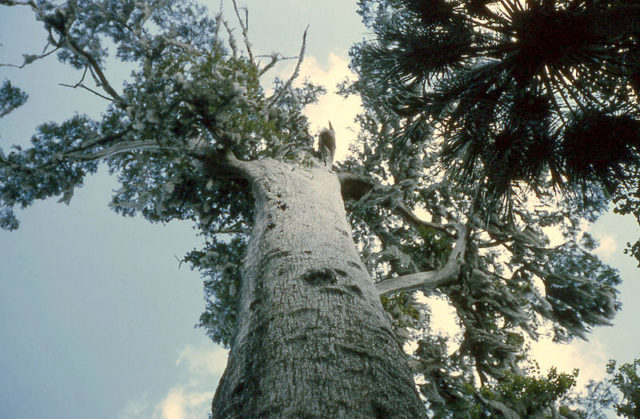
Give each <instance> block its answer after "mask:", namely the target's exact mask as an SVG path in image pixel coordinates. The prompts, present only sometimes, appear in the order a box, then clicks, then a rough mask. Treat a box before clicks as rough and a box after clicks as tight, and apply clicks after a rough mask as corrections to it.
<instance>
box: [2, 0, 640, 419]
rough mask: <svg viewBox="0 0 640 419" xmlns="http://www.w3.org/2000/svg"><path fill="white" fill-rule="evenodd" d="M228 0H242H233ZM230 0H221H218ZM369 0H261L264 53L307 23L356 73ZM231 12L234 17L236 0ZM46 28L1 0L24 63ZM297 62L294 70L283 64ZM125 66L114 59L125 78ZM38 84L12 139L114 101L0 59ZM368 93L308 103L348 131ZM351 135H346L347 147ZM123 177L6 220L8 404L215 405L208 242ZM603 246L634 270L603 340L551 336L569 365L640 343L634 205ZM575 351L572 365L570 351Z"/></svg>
mask: <svg viewBox="0 0 640 419" xmlns="http://www.w3.org/2000/svg"><path fill="white" fill-rule="evenodd" d="M226 2H227V3H230V2H229V1H228V0H227V1H226ZM210 3H211V4H215V5H216V6H217V4H218V2H210ZM241 3H242V2H241ZM355 3H356V2H355V1H352V2H347V1H344V0H331V1H327V0H324V1H322V2H320V1H309V0H269V1H264V0H251V1H248V2H244V3H243V4H247V5H248V7H249V11H250V26H251V27H250V34H251V38H252V40H253V43H254V49H255V52H256V53H258V54H268V53H271V52H272V51H274V50H276V51H280V52H282V53H283V54H285V55H296V54H297V52H298V50H299V47H300V40H301V37H302V32H303V31H304V29H305V27H306V26H307V25H310V28H309V37H308V44H307V56H308V59H307V61H306V63H305V67H304V73H305V74H307V75H309V76H311V77H312V78H313V79H314V80H316V81H319V82H324V83H326V85H327V87H328V88H329V90H330V91H331V90H333V86H334V85H335V83H336V82H338V81H340V80H342V79H343V78H344V77H345V76H346V75H347V70H346V66H347V63H348V58H347V50H348V48H349V47H350V45H351V44H352V43H353V42H354V41H357V40H360V39H361V38H362V37H363V36H364V35H365V29H364V28H363V26H362V24H361V23H360V20H359V17H358V16H357V15H356V13H355V8H356V6H355ZM227 17H228V18H229V20H231V18H232V17H233V15H232V14H231V13H230V12H227ZM44 39H45V34H44V32H43V31H42V30H41V29H40V26H39V24H38V23H37V22H35V21H34V19H33V18H32V17H31V15H30V13H29V12H28V9H27V8H24V7H23V8H18V7H13V8H7V7H0V44H2V45H1V46H0V62H3V63H7V62H11V63H20V62H21V58H20V55H21V54H22V53H35V52H39V51H40V50H41V49H42V47H43V46H44ZM292 65H293V63H288V64H287V65H285V66H284V67H283V68H281V69H280V70H276V71H282V72H285V73H284V74H286V71H287V70H288V68H287V67H289V69H290V67H291V66H292ZM127 73H128V70H127V69H125V68H111V69H109V77H110V78H111V79H113V80H114V83H113V84H114V85H115V86H118V85H119V84H120V81H121V80H123V79H125V78H126V76H127ZM7 77H10V78H11V80H12V81H14V82H15V84H17V85H18V86H20V87H21V88H23V89H24V90H26V91H27V92H28V93H29V95H30V100H29V102H27V104H26V105H25V106H23V107H22V108H20V109H18V110H17V111H15V112H14V113H12V114H10V115H9V116H7V117H5V118H4V119H1V120H0V147H2V148H3V149H6V148H8V147H9V146H10V145H11V144H14V143H20V144H27V142H28V139H29V138H30V136H31V135H32V133H33V131H34V127H35V126H36V125H37V124H39V123H41V122H46V121H50V120H55V121H60V120H63V119H64V118H67V117H69V116H72V115H73V114H74V112H80V113H87V114H89V115H94V116H96V115H98V114H99V112H100V110H101V109H102V108H103V106H104V103H103V102H102V100H101V99H99V98H96V97H94V96H91V95H90V94H89V93H87V92H85V91H81V90H72V89H69V88H65V87H62V86H59V85H58V83H73V82H75V81H76V80H77V75H75V74H72V73H69V72H68V70H67V69H65V68H63V67H60V66H59V65H57V63H56V61H55V59H54V58H53V57H51V59H49V60H46V61H43V62H40V63H36V64H34V65H32V66H29V67H27V68H25V69H23V70H17V69H13V68H8V67H0V81H1V80H2V79H4V78H7ZM357 106H358V104H357V101H354V100H351V101H347V102H345V101H343V100H342V99H340V98H337V97H336V96H335V95H329V96H328V97H327V98H325V99H323V100H322V101H321V103H319V104H318V105H316V106H314V107H312V108H311V109H309V116H310V117H311V118H312V123H313V126H314V129H318V128H320V127H321V126H322V125H323V124H325V121H327V120H331V121H332V123H333V125H334V126H335V127H336V128H337V131H338V137H339V139H347V138H353V137H354V133H353V131H352V130H350V128H349V126H350V123H351V118H352V115H353V113H354V112H356V111H357ZM346 143H347V141H342V142H341V143H340V144H339V147H340V148H341V150H339V151H340V152H341V153H340V152H339V154H338V156H340V155H341V154H342V155H343V153H344V151H345V150H346ZM115 188H117V184H116V182H115V180H114V179H112V178H110V177H109V176H108V175H107V174H106V173H105V171H101V172H99V174H98V175H96V176H94V177H92V178H89V179H87V182H86V184H85V186H84V187H83V188H82V189H80V190H78V191H76V194H75V196H74V197H73V199H72V201H71V204H70V205H69V206H65V205H63V204H58V203H56V200H55V199H52V200H48V201H45V202H38V203H37V204H36V205H34V206H33V207H30V208H28V209H26V210H24V211H20V212H19V214H18V215H19V218H20V221H21V227H20V229H19V230H18V231H15V232H6V231H0V290H1V291H0V336H2V340H1V341H0V417H2V418H16V419H20V418H33V417H47V418H52V419H58V418H60V419H63V418H65V419H66V418H69V419H74V418H100V419H101V418H122V419H134V418H136V419H137V418H150V417H153V418H163V419H164V418H166V419H181V418H198V417H206V412H207V411H208V406H209V404H210V400H211V397H212V395H213V392H214V389H215V386H216V384H217V382H218V379H219V375H220V374H221V372H222V371H223V369H224V364H225V361H226V354H225V352H224V351H223V350H221V349H220V348H219V347H216V346H215V345H214V344H213V343H212V342H210V341H209V340H208V339H207V338H206V337H205V336H204V333H203V331H202V330H199V329H194V328H193V326H194V324H195V323H196V322H197V321H198V317H199V315H200V313H201V311H202V309H203V307H204V301H203V296H202V286H201V279H200V277H199V275H198V273H197V272H191V271H190V270H189V269H188V267H186V266H184V265H183V266H182V267H180V266H179V263H178V260H177V259H178V258H180V257H182V256H183V255H184V254H185V253H186V252H187V251H189V250H191V249H193V248H194V247H198V246H199V239H198V237H197V236H196V234H195V231H194V230H192V229H191V226H190V225H189V223H177V222H176V223H170V224H169V225H165V226H163V225H152V224H149V223H147V222H146V221H144V220H142V219H138V218H134V219H132V218H123V217H120V216H118V215H116V214H115V213H113V212H111V211H110V210H109V209H108V208H107V203H108V202H109V198H110V195H111V191H112V190H113V189H115ZM590 229H591V231H592V232H593V233H594V234H595V235H596V237H599V238H601V242H602V244H603V246H602V247H601V249H599V254H600V255H601V256H602V257H603V258H604V260H605V261H607V262H608V263H610V264H612V265H613V266H615V267H617V268H618V269H620V272H621V274H622V277H623V279H624V280H625V282H624V284H623V286H622V288H621V290H622V301H623V303H625V307H624V309H623V311H622V312H621V313H620V315H619V316H618V318H617V320H616V326H615V327H612V328H601V329H598V330H597V331H596V333H594V334H593V335H592V338H591V340H590V342H589V343H577V344H575V345H571V346H564V347H558V346H553V345H550V344H542V345H541V346H540V348H541V349H539V351H540V354H542V355H543V358H544V359H543V362H541V364H542V365H543V366H545V362H547V363H548V364H549V365H551V362H555V363H561V364H563V365H561V367H563V368H564V369H565V370H570V369H571V368H573V366H579V367H581V368H583V370H585V369H587V368H589V366H592V368H593V371H591V374H592V375H593V376H594V377H596V376H598V374H602V373H603V372H604V363H605V362H606V360H607V359H608V358H616V359H619V360H621V361H629V360H631V359H632V358H633V357H634V356H636V357H637V356H640V353H638V349H637V348H640V328H638V327H637V320H638V319H639V318H640V309H639V308H638V307H637V306H636V307H634V304H635V300H636V299H637V297H638V295H640V283H639V281H637V277H638V270H637V268H636V267H635V263H634V261H633V260H632V259H631V258H629V257H628V256H625V255H623V254H622V250H623V248H624V246H625V243H626V242H627V241H635V240H636V239H637V238H638V237H639V236H640V229H639V228H638V227H637V225H636V224H635V223H634V222H633V220H629V219H622V218H620V217H614V216H606V217H604V219H603V220H602V222H600V223H598V224H596V225H595V226H592V227H590ZM565 364H566V365H565Z"/></svg>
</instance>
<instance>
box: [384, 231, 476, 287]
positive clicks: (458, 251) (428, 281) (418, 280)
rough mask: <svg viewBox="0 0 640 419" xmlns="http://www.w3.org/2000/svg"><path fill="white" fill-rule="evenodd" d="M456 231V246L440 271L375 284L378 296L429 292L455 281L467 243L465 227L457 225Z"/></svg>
mask: <svg viewBox="0 0 640 419" xmlns="http://www.w3.org/2000/svg"><path fill="white" fill-rule="evenodd" d="M456 230H457V231H458V239H457V240H456V245H455V247H454V248H453V250H452V251H451V255H449V259H448V260H447V263H446V264H445V265H444V267H443V268H442V269H438V270H437V271H426V272H417V273H413V274H409V275H403V276H398V277H395V278H389V279H386V280H384V281H381V282H378V283H377V284H376V289H377V290H378V294H380V295H385V294H389V293H391V292H395V291H413V290H429V289H434V288H437V287H439V286H442V285H445V284H448V283H451V282H453V281H455V280H456V278H457V277H458V275H459V274H460V268H461V267H462V265H463V263H464V254H465V250H466V247H467V241H468V231H467V226H465V225H463V224H457V225H456Z"/></svg>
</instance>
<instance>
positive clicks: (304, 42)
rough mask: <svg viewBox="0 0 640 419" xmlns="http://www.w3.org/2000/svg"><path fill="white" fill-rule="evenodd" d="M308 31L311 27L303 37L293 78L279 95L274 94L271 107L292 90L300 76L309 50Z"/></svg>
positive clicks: (270, 100)
mask: <svg viewBox="0 0 640 419" xmlns="http://www.w3.org/2000/svg"><path fill="white" fill-rule="evenodd" d="M308 30H309V26H307V28H306V29H305V30H304V34H303V35H302V47H300V54H299V55H298V63H297V64H296V68H295V70H293V74H291V77H289V80H287V83H285V85H284V87H283V88H282V89H280V92H278V94H277V95H275V94H274V95H273V96H272V97H271V98H270V99H269V107H271V106H273V105H275V104H276V102H277V101H278V100H279V99H280V98H281V97H282V95H283V93H284V92H286V91H287V90H289V89H291V85H292V84H293V81H294V80H295V79H297V78H298V76H299V75H300V66H302V61H304V52H305V50H306V48H307V31H308Z"/></svg>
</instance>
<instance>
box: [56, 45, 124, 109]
mask: <svg viewBox="0 0 640 419" xmlns="http://www.w3.org/2000/svg"><path fill="white" fill-rule="evenodd" d="M65 38H66V43H67V45H69V48H70V49H71V50H72V51H73V52H75V53H76V54H78V55H80V56H82V57H84V59H85V60H87V62H88V63H89V65H90V66H91V73H92V74H95V75H96V76H97V77H98V79H99V80H100V82H99V83H98V84H99V85H100V86H102V88H103V89H104V90H105V91H106V92H107V93H108V94H109V95H110V96H111V97H112V100H116V101H118V102H121V103H124V102H125V100H124V99H123V98H122V97H121V96H120V95H119V94H118V92H116V91H115V89H114V88H113V87H111V84H110V83H109V81H108V80H107V78H106V76H105V75H104V73H103V71H102V69H101V68H100V65H99V64H98V61H96V59H95V57H94V56H93V55H91V54H89V53H88V52H86V51H84V50H83V49H82V48H80V46H78V44H76V42H75V41H73V40H72V39H71V38H70V37H69V36H68V34H67V36H66V37H65Z"/></svg>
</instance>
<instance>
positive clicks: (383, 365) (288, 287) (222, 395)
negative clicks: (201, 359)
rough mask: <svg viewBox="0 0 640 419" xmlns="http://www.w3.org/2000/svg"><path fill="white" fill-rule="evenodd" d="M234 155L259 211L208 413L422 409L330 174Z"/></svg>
mask: <svg viewBox="0 0 640 419" xmlns="http://www.w3.org/2000/svg"><path fill="white" fill-rule="evenodd" d="M235 165H236V166H238V167H240V168H241V170H242V171H243V173H244V174H245V175H246V176H247V177H248V178H249V181H250V183H251V185H252V190H253V194H254V197H255V201H256V214H255V225H254V229H253V232H252V235H251V239H250V241H249V246H248V250H247V256H246V259H245V262H244V266H243V269H242V288H241V292H240V296H239V301H238V318H237V324H236V330H235V333H234V338H233V341H232V344H231V352H230V355H229V361H228V364H227V368H226V370H225V372H224V375H223V377H222V379H221V380H220V383H219V385H218V389H217V391H216V395H215V397H214V399H213V405H212V412H213V417H214V418H225V419H226V418H258V417H291V418H294V417H295V418H311V417H332V418H333V417H335V418H342V417H348V418H390V417H393V418H401V417H406V418H419V417H425V410H424V407H423V405H422V402H421V401H420V399H419V396H418V394H417V392H416V390H415V387H414V383H413V379H412V375H411V372H410V370H409V367H408V365H407V361H406V359H405V356H404V354H403V352H402V349H401V348H400V346H399V344H398V343H397V341H396V339H395V337H394V333H393V331H392V327H391V324H390V322H389V320H388V318H387V316H386V314H385V312H384V311H383V308H382V305H381V304H380V300H379V297H378V294H377V293H376V290H375V288H374V286H373V283H372V281H371V278H370V276H369V274H368V273H367V270H366V269H365V267H364V266H363V264H362V262H361V261H360V258H359V256H358V253H357V251H356V249H355V246H354V243H353V239H352V236H351V229H350V227H349V225H348V223H347V220H346V216H345V210H344V202H343V201H342V197H341V195H340V185H339V183H338V179H337V177H336V176H335V175H334V174H333V173H330V172H328V171H327V170H326V169H300V168H294V167H292V166H289V165H286V164H283V163H280V162H277V161H274V160H262V161H254V162H237V161H236V162H235Z"/></svg>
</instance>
